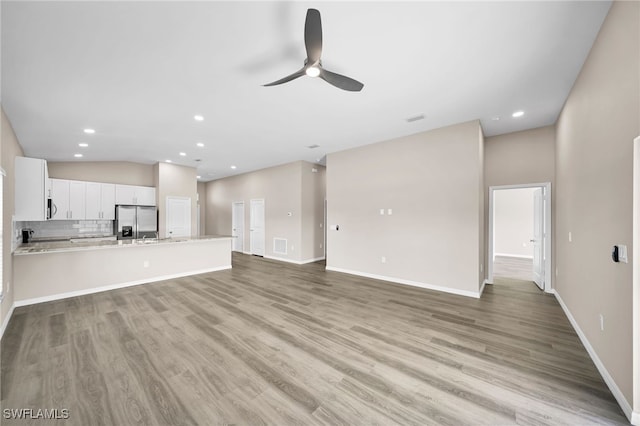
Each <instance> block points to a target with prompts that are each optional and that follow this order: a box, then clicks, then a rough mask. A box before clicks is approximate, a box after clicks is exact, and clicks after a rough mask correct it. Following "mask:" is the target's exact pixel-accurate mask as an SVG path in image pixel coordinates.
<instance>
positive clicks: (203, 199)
mask: <svg viewBox="0 0 640 426" xmlns="http://www.w3.org/2000/svg"><path fill="white" fill-rule="evenodd" d="M198 208H199V209H200V235H207V226H206V225H207V184H206V182H198Z"/></svg>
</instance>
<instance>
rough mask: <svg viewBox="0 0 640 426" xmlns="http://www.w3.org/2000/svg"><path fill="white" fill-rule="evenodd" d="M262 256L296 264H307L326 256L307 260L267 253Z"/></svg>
mask: <svg viewBox="0 0 640 426" xmlns="http://www.w3.org/2000/svg"><path fill="white" fill-rule="evenodd" d="M262 257H263V258H265V259H270V260H278V261H280V262H287V263H295V264H296V265H305V264H307V263H313V262H317V261H319V260H324V256H322V257H316V258H315V259H307V260H293V259H285V258H283V257H276V256H267V255H264V256H262Z"/></svg>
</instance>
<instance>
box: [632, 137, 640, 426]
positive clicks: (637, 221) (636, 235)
mask: <svg viewBox="0 0 640 426" xmlns="http://www.w3.org/2000/svg"><path fill="white" fill-rule="evenodd" d="M632 229H633V231H632V232H633V239H632V246H631V247H633V250H631V251H632V260H631V262H632V263H631V264H632V265H633V266H632V269H633V272H632V273H633V290H632V298H633V300H632V306H633V307H632V310H633V313H632V320H633V329H632V333H633V350H632V352H631V354H632V362H633V368H632V371H633V377H632V383H633V409H634V410H635V411H634V412H633V415H632V417H631V423H632V424H634V425H638V426H640V136H638V137H637V138H635V139H634V140H633V228H632Z"/></svg>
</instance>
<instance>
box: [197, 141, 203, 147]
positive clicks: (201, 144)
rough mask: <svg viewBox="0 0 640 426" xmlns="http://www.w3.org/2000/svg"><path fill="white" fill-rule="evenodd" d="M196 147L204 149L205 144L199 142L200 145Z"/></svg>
mask: <svg viewBox="0 0 640 426" xmlns="http://www.w3.org/2000/svg"><path fill="white" fill-rule="evenodd" d="M196 146H198V147H199V148H202V147H204V144H203V143H202V142H198V143H197V144H196Z"/></svg>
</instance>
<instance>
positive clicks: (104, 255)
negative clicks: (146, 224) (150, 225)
mask: <svg viewBox="0 0 640 426" xmlns="http://www.w3.org/2000/svg"><path fill="white" fill-rule="evenodd" d="M13 262H14V283H15V285H14V289H15V305H16V306H23V305H30V304H33V303H40V302H46V301H49V300H56V299H62V298H65V297H74V296H79V295H83V294H89V293H96V292H100V291H106V290H111V289H115V288H121V287H128V286H132V285H138V284H144V283H149V282H154V281H161V280H166V279H171V278H177V277H182V276H187V275H194V274H201V273H205V272H213V271H219V270H222V269H230V268H231V237H230V236H224V235H212V236H202V237H193V238H167V239H160V240H156V239H149V240H147V239H145V240H128V241H122V240H119V241H93V242H92V241H90V239H88V240H87V241H82V242H72V241H64V242H48V243H44V242H43V243H30V244H23V245H22V246H20V247H18V248H17V249H16V250H15V252H14V259H13Z"/></svg>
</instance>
